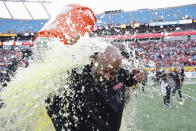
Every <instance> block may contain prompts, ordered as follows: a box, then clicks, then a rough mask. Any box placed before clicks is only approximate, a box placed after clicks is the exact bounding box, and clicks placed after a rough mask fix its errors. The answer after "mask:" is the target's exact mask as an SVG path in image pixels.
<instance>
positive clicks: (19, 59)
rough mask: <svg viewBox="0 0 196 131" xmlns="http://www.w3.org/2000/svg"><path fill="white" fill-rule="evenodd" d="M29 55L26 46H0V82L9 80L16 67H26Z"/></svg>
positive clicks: (29, 52) (29, 51)
mask: <svg viewBox="0 0 196 131" xmlns="http://www.w3.org/2000/svg"><path fill="white" fill-rule="evenodd" d="M31 55H32V51H31V49H30V48H27V46H0V82H1V83H4V81H9V78H10V75H12V76H13V75H14V72H15V71H16V70H17V68H18V67H27V66H28V63H29V56H31ZM5 79H6V80H5Z"/></svg>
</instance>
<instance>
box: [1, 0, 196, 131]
mask: <svg viewBox="0 0 196 131" xmlns="http://www.w3.org/2000/svg"><path fill="white" fill-rule="evenodd" d="M0 9H1V13H0V69H1V71H3V70H4V69H5V68H6V67H7V65H9V63H10V60H11V58H12V57H13V56H14V54H15V48H14V47H16V46H18V47H20V48H21V49H26V48H27V49H31V47H33V45H34V43H33V39H34V36H35V34H36V33H37V32H38V31H39V30H40V29H41V28H42V27H43V26H44V24H45V23H47V21H48V20H50V18H51V11H52V10H51V9H52V5H51V3H50V2H45V1H41V2H40V1H25V0H23V1H21V0H20V1H16V0H0ZM195 12H196V4H191V5H184V6H177V7H170V8H160V9H153V10H152V9H140V10H135V11H123V10H113V11H106V12H104V13H102V14H96V16H97V18H98V22H97V23H96V27H95V29H94V30H93V32H92V34H91V37H100V38H102V39H104V40H106V41H108V42H111V43H112V44H114V45H116V46H117V47H119V48H122V47H123V43H124V42H126V43H127V44H128V45H129V46H134V47H135V48H137V49H138V50H139V51H140V52H141V54H140V56H141V58H142V59H143V60H144V66H145V69H146V70H147V71H148V72H149V74H150V75H151V74H152V72H153V71H154V68H156V67H157V66H159V67H162V68H165V67H171V68H172V69H174V68H175V67H177V66H181V65H183V66H184V69H185V74H186V78H196V13H195ZM195 83H196V80H195V79H191V80H189V81H187V80H186V81H185V86H184V87H183V91H182V92H183V93H185V94H188V96H187V99H186V102H185V104H184V105H183V106H180V105H179V104H178V103H175V102H173V105H174V106H172V107H171V108H170V109H169V108H167V107H164V108H163V107H162V96H161V94H160V92H161V91H160V87H159V86H153V87H152V85H150V84H149V85H148V86H147V87H146V89H145V92H144V94H143V95H139V96H138V97H137V99H135V100H134V98H132V102H130V103H129V105H127V108H126V110H125V112H130V110H131V113H130V116H129V115H128V116H126V117H128V118H126V120H128V127H129V130H145V131H148V130H149V131H160V130H161V131H162V130H163V131H165V130H172V131H177V130H178V131H191V130H192V131H194V130H195V129H196V126H195V124H194V123H195V122H194V121H195V120H196V117H195V116H196V111H195V107H196V103H195V101H196V98H195V97H196V95H195V94H196V90H195ZM152 98H153V99H152ZM133 108H134V109H135V112H134V111H133ZM133 119H134V120H133Z"/></svg>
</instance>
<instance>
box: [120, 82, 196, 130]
mask: <svg viewBox="0 0 196 131" xmlns="http://www.w3.org/2000/svg"><path fill="white" fill-rule="evenodd" d="M182 93H185V94H187V95H189V96H192V97H196V84H186V85H184V86H183V90H182ZM178 97H179V96H178V93H177V92H176V98H178ZM171 104H172V105H171V107H166V106H163V97H162V95H161V90H160V86H154V87H153V86H151V85H148V86H147V87H146V88H145V92H144V93H142V92H140V93H139V95H136V96H132V97H131V100H130V102H129V103H128V104H127V107H126V109H125V112H124V114H123V121H125V122H123V124H124V123H125V126H126V127H127V130H130V131H195V130H196V100H193V99H191V98H189V97H187V98H185V102H184V104H183V105H180V104H179V103H177V102H175V101H173V98H172V97H171Z"/></svg>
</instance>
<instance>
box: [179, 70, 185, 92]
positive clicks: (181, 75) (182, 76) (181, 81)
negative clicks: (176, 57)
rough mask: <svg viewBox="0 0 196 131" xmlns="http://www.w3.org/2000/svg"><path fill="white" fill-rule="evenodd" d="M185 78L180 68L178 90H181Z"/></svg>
mask: <svg viewBox="0 0 196 131" xmlns="http://www.w3.org/2000/svg"><path fill="white" fill-rule="evenodd" d="M185 77H186V76H185V73H184V67H181V70H180V89H182V85H183V82H184V78H185Z"/></svg>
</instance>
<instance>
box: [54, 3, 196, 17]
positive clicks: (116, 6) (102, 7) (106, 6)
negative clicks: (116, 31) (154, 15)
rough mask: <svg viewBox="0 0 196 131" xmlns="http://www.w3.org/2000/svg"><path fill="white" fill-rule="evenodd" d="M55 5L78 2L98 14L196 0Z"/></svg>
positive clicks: (158, 6) (161, 6)
mask: <svg viewBox="0 0 196 131" xmlns="http://www.w3.org/2000/svg"><path fill="white" fill-rule="evenodd" d="M50 1H51V2H53V3H54V4H55V5H58V6H59V7H61V6H62V5H66V4H70V3H78V4H81V5H83V6H88V7H90V8H91V9H92V10H93V11H94V12H95V13H96V14H101V13H103V12H104V11H109V10H120V9H121V10H124V11H132V10H137V9H144V8H149V9H154V8H164V7H173V6H180V5H187V4H196V0H50Z"/></svg>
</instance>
